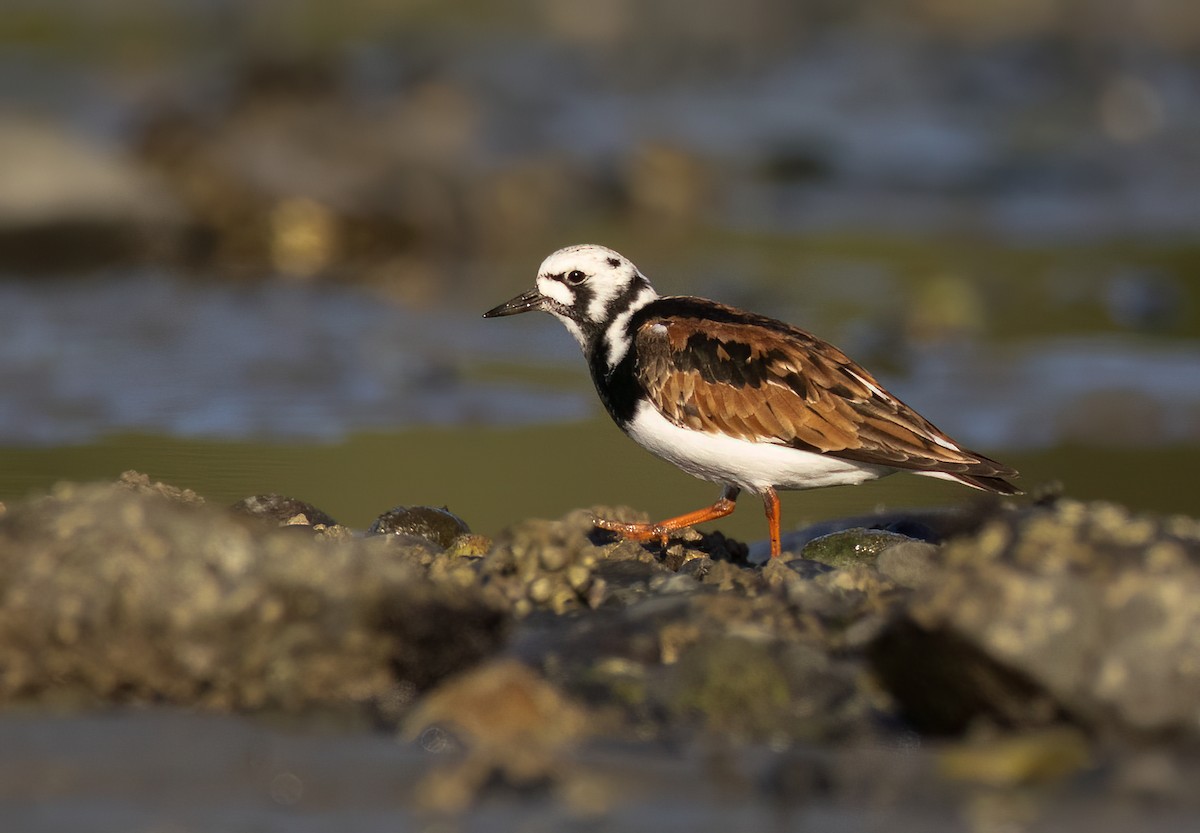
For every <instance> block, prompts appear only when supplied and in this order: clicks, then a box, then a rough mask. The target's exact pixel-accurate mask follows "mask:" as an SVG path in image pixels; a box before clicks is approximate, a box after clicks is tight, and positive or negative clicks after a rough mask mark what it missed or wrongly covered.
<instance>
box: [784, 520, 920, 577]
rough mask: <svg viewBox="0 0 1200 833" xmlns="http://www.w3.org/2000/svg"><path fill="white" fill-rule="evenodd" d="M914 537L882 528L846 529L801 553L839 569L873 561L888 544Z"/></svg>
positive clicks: (805, 548)
mask: <svg viewBox="0 0 1200 833" xmlns="http://www.w3.org/2000/svg"><path fill="white" fill-rule="evenodd" d="M911 540H912V539H910V538H908V537H906V536H904V535H899V534H897V533H895V532H886V531H884V530H880V529H863V528H858V529H846V530H842V531H840V532H831V533H829V534H828V535H822V536H821V537H820V538H815V539H813V540H812V541H809V542H808V543H807V544H805V546H804V549H803V550H802V551H801V553H800V554H801V556H802V557H803V558H806V559H808V560H810V561H820V562H821V563H822V564H828V565H829V566H831V567H837V568H839V569H841V568H844V567H849V566H851V565H854V564H873V563H874V562H875V558H876V557H877V556H878V555H879V553H880V552H881V551H883V550H884V549H886V548H887V547H891V546H895V545H896V544H902V543H907V542H908V541H911Z"/></svg>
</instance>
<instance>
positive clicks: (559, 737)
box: [404, 660, 588, 811]
mask: <svg viewBox="0 0 1200 833" xmlns="http://www.w3.org/2000/svg"><path fill="white" fill-rule="evenodd" d="M447 732H449V733H450V734H451V735H453V737H454V738H455V740H457V741H458V742H460V743H462V744H463V745H464V746H465V747H466V749H467V755H466V757H464V758H460V759H458V760H456V761H455V762H454V763H453V764H451V765H449V766H447V767H442V768H438V769H435V770H434V771H433V772H432V773H431V774H430V775H429V776H427V777H426V778H425V781H424V783H423V784H422V785H421V788H420V789H419V792H420V793H421V794H422V795H423V797H424V803H425V804H426V805H427V806H429V807H430V808H432V809H438V810H443V811H454V810H462V809H463V808H464V807H466V806H467V805H468V804H469V803H470V801H471V800H472V798H473V797H474V796H475V794H476V793H478V792H479V790H481V789H482V788H483V787H484V786H485V785H487V784H489V782H492V781H495V780H497V779H499V780H501V781H502V782H504V783H506V784H508V785H509V786H512V787H515V788H518V789H520V788H528V787H531V786H540V785H543V784H554V783H557V782H559V781H562V780H563V779H564V777H565V776H566V775H567V774H568V773H569V767H566V766H565V757H564V752H565V751H566V750H567V749H568V748H569V747H570V746H571V745H573V744H574V743H576V742H577V741H578V740H580V739H581V738H583V737H584V736H585V735H587V734H588V720H587V712H586V711H585V710H584V709H583V708H582V707H580V706H579V705H577V704H576V703H574V702H572V701H571V699H570V698H568V697H566V696H565V695H564V694H563V693H562V692H561V691H559V690H558V689H557V688H556V687H555V686H553V685H552V684H550V683H549V682H547V681H546V680H545V679H543V678H542V677H540V676H539V675H538V674H537V673H536V672H534V671H533V670H532V669H530V668H529V667H528V666H526V665H523V664H522V663H519V662H516V661H514V660H497V661H495V662H491V663H488V664H485V665H482V666H480V667H479V668H476V669H473V670H470V671H467V672H465V673H463V674H460V675H458V676H455V677H453V678H451V679H449V680H447V681H446V682H445V683H443V684H442V685H440V686H438V687H437V688H436V689H434V690H433V691H432V692H430V693H429V694H427V695H426V696H425V697H424V698H422V699H421V701H420V702H419V703H418V705H417V707H416V709H415V710H414V711H413V712H412V714H411V715H410V716H409V717H408V719H407V720H406V721H405V725H404V734H405V737H406V738H407V739H409V740H413V741H416V740H419V741H420V743H421V744H422V746H424V747H425V748H426V749H427V750H428V751H430V752H441V751H445V745H446V744H448V743H451V742H452V741H450V740H448V739H447V737H446V733H447Z"/></svg>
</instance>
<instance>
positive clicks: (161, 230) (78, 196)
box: [0, 114, 182, 271]
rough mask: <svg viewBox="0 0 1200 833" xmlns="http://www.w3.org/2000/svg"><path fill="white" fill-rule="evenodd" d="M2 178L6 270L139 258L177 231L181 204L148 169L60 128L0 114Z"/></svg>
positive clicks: (1, 264) (0, 229)
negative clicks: (153, 241)
mask: <svg viewBox="0 0 1200 833" xmlns="http://www.w3.org/2000/svg"><path fill="white" fill-rule="evenodd" d="M0 182H3V183H4V188H2V189H0V243H2V244H3V245H0V251H3V253H4V257H3V260H2V261H0V268H3V269H5V270H37V271H43V270H64V269H75V268H79V267H81V266H95V265H97V264H111V263H112V262H119V261H132V260H142V259H144V257H145V250H146V249H147V248H149V249H154V248H155V247H154V246H152V245H150V244H151V241H152V240H157V241H163V240H172V239H173V238H178V237H179V236H180V235H179V231H180V229H181V226H182V223H181V211H180V208H179V205H178V204H177V203H176V202H175V201H174V200H173V199H172V197H171V196H170V194H169V193H168V192H167V189H166V188H164V187H163V185H162V183H161V182H160V181H159V180H158V179H157V178H156V177H155V176H154V175H153V174H152V173H151V172H149V171H147V170H146V169H144V168H142V167H140V166H138V165H136V164H135V163H133V162H130V161H129V160H127V159H126V158H124V157H123V156H122V155H121V154H119V153H116V152H113V151H112V150H110V149H108V148H106V147H104V146H102V145H101V144H100V143H99V142H96V141H91V140H89V139H87V138H86V137H84V136H81V135H78V134H74V133H71V132H70V131H68V130H67V129H66V128H65V127H63V126H62V125H57V124H53V123H49V122H45V121H38V120H33V119H28V118H23V117H20V116H15V115H12V114H8V115H3V116H0ZM175 242H177V240H176V241H175ZM159 247H160V248H161V244H159Z"/></svg>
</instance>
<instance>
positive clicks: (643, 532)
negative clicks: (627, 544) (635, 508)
mask: <svg viewBox="0 0 1200 833" xmlns="http://www.w3.org/2000/svg"><path fill="white" fill-rule="evenodd" d="M740 492H741V489H735V488H733V487H732V486H726V487H725V489H724V491H722V492H721V497H720V498H719V499H718V500H717V502H716V503H714V504H713V505H712V506H706V507H704V508H703V509H697V510H696V511H695V512H688V513H687V514H686V515H680V516H679V517H677V518H667V519H666V520H665V521H659V522H658V523H656V524H637V523H635V524H626V523H621V522H620V521H609V520H605V519H604V518H594V519H593V520H592V523H593V524H595V525H596V526H598V527H599V528H600V529H606V530H608V531H609V532H615V533H617V534H618V535H620V536H621V537H622V538H629V539H631V540H633V541H654V540H658V542H659V543H661V544H662V545H663V546H664V547H665V546H666V545H667V538H669V537H670V535H671V533H672V532H674V531H675V530H677V529H686V528H687V527H689V526H695V525H696V524H702V523H704V522H705V521H712V520H716V519H717V518H723V517H725V516H726V515H728V514H729V513H730V512H732V511H733V510H734V507H735V506H736V505H737V503H736V501H737V498H738V494H739V493H740ZM771 494H772V495H774V492H772V493H771ZM775 505H776V512H775V515H776V522H775V527H774V528H775V530H776V533H775V536H776V537H775V539H773V540H774V543H773V544H772V547H773V549H772V552H775V550H776V549H778V529H779V520H778V516H779V511H778V507H779V501H778V500H776V501H775Z"/></svg>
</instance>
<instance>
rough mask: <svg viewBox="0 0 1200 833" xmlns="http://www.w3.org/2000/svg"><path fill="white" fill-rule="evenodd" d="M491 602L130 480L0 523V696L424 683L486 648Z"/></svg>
mask: <svg viewBox="0 0 1200 833" xmlns="http://www.w3.org/2000/svg"><path fill="white" fill-rule="evenodd" d="M503 633H504V629H503V627H502V620H501V617H500V614H499V613H498V611H496V610H495V609H494V608H493V607H491V606H489V605H488V604H486V603H485V601H484V600H483V598H482V595H481V594H480V593H479V592H478V589H477V588H472V587H469V586H468V587H463V586H450V585H443V584H440V583H437V582H434V581H432V580H430V579H429V578H427V577H426V575H425V574H424V573H423V572H422V570H421V568H420V567H419V566H418V565H416V564H414V563H412V562H411V560H409V559H407V558H405V556H404V553H403V552H402V551H401V549H400V548H399V547H396V546H392V545H391V542H389V541H386V540H381V539H374V540H368V541H361V540H349V541H334V540H326V539H321V538H314V537H311V536H297V535H295V534H292V533H290V532H289V531H288V530H286V529H273V528H270V527H267V526H264V525H260V524H256V523H252V522H250V521H247V520H244V519H240V518H238V517H236V516H235V515H234V514H232V513H229V512H225V511H220V510H217V509H213V508H209V507H204V506H198V505H196V504H195V503H194V502H186V501H181V500H179V499H178V497H177V496H170V495H165V494H163V493H161V490H157V489H154V488H150V487H149V486H148V485H147V484H145V483H143V484H140V485H139V486H138V488H129V486H128V484H124V485H122V484H118V485H79V486H76V485H64V486H60V487H58V488H57V489H56V490H55V491H54V492H53V493H52V494H51V495H50V496H47V497H44V498H40V499H36V500H32V501H28V502H25V503H21V504H18V505H16V506H14V507H12V509H11V510H10V511H9V512H8V513H7V514H6V515H5V516H4V517H3V518H0V703H3V702H14V701H24V700H32V699H45V698H48V697H52V698H56V699H59V700H66V701H67V702H83V703H86V702H111V701H118V702H121V701H126V702H127V701H140V702H167V703H177V704H186V705H195V706H201V707H205V708H214V709H234V710H245V709H258V708H271V709H283V710H289V711H295V710H300V709H305V708H311V707H321V708H335V709H336V708H340V707H346V706H356V705H361V704H364V703H370V702H372V701H375V700H377V699H380V698H386V697H387V696H388V695H389V693H390V692H391V691H392V690H393V689H395V688H396V687H397V686H410V687H413V688H415V689H416V690H421V689H423V688H426V687H428V686H430V685H432V684H434V683H436V682H437V681H438V680H440V679H441V678H442V677H444V676H445V675H447V674H449V673H451V672H454V671H456V670H459V669H461V668H464V667H466V666H468V665H470V664H472V663H474V662H476V661H478V660H479V659H480V658H481V657H483V656H486V655H487V654H488V653H490V652H491V651H493V650H494V649H495V648H496V647H497V646H498V645H499V643H500V641H501V640H502V638H503Z"/></svg>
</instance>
